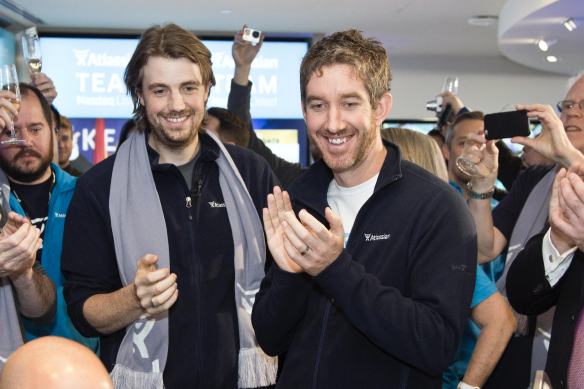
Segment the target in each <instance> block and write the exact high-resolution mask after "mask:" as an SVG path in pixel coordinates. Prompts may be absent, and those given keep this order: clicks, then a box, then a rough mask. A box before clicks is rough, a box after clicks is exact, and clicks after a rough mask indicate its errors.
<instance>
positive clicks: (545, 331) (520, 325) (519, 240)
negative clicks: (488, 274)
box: [496, 165, 561, 377]
mask: <svg viewBox="0 0 584 389" xmlns="http://www.w3.org/2000/svg"><path fill="white" fill-rule="evenodd" d="M560 169H561V166H560V165H556V166H555V167H554V168H553V169H552V170H550V171H549V172H548V173H547V174H546V175H545V176H544V177H543V178H542V179H541V180H540V181H539V182H538V183H537V185H536V186H535V187H534V188H533V190H532V191H531V193H530V194H529V197H528V198H527V201H526V202H525V205H524V206H523V209H522V210H521V214H520V215H519V218H518V219H517V223H516V224H515V228H514V229H513V233H512V234H511V240H510V241H509V249H508V251H507V258H506V262H505V270H504V271H503V275H502V276H501V278H500V279H499V280H498V281H497V284H496V285H497V288H498V289H499V292H501V294H502V295H503V297H504V298H505V299H506V300H507V273H508V272H509V268H510V267H511V265H512V264H513V261H514V260H515V258H516V257H517V254H519V252H520V251H521V250H523V248H524V247H525V244H526V243H527V242H528V241H529V239H531V238H532V237H533V236H534V235H536V234H539V233H540V232H541V230H542V229H543V227H544V225H545V223H546V220H547V218H548V214H549V207H550V198H551V196H552V185H553V183H554V179H555V178H556V174H557V173H558V171H559V170H560ZM507 302H508V301H507ZM511 309H512V310H513V313H514V314H515V318H516V319H517V329H516V334H517V335H523V336H525V335H527V333H528V331H529V320H528V317H527V316H524V315H521V314H519V313H517V312H515V310H514V309H513V308H511ZM554 312H555V307H553V308H551V309H550V310H549V311H547V312H545V313H543V314H541V315H539V316H537V323H536V330H535V335H534V339H533V348H532V353H531V375H530V377H533V376H534V374H535V372H536V371H537V370H543V369H544V368H545V364H546V361H547V352H548V347H549V341H550V337H551V333H552V322H553V318H554Z"/></svg>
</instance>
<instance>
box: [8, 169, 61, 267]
mask: <svg viewBox="0 0 584 389" xmlns="http://www.w3.org/2000/svg"><path fill="white" fill-rule="evenodd" d="M54 184H55V174H54V173H53V174H51V177H49V179H48V180H46V181H45V182H41V183H40V184H35V185H22V184H17V183H15V182H13V181H10V189H11V190H12V193H14V195H15V196H16V199H17V200H18V201H19V202H20V206H21V207H22V209H23V210H24V212H25V214H26V216H28V217H29V218H30V221H31V223H32V225H33V226H35V227H36V228H38V229H39V230H41V236H40V237H41V239H44V236H45V227H46V224H47V220H48V218H49V193H50V191H51V188H52V187H54ZM43 244H44V243H43ZM42 251H43V246H42V245H41V248H40V249H38V251H37V256H36V259H37V261H39V262H40V261H41V254H42Z"/></svg>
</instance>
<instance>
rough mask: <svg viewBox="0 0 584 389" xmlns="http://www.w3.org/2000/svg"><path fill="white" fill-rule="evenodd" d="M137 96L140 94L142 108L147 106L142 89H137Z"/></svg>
mask: <svg viewBox="0 0 584 389" xmlns="http://www.w3.org/2000/svg"><path fill="white" fill-rule="evenodd" d="M136 94H138V101H139V102H140V105H141V106H143V107H144V106H145V105H146V104H144V95H143V94H142V88H136Z"/></svg>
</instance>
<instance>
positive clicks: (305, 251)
mask: <svg viewBox="0 0 584 389" xmlns="http://www.w3.org/2000/svg"><path fill="white" fill-rule="evenodd" d="M308 250H310V247H308V246H306V249H305V250H304V251H303V252H301V253H300V255H304V254H306V253H307V252H308Z"/></svg>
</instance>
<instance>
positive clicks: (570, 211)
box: [550, 163, 584, 252]
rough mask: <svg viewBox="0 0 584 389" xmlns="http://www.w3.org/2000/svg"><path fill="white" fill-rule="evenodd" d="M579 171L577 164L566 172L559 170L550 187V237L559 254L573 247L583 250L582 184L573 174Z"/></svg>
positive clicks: (583, 191)
mask: <svg viewBox="0 0 584 389" xmlns="http://www.w3.org/2000/svg"><path fill="white" fill-rule="evenodd" d="M579 169H580V166H579V163H575V164H574V165H572V166H571V167H570V170H569V171H568V172H566V170H565V169H562V170H560V172H559V173H558V174H557V176H556V179H555V180H554V186H553V187H552V197H551V199H550V224H551V227H552V233H551V237H552V242H553V243H554V246H556V248H557V249H558V251H560V252H565V251H567V250H568V249H570V248H571V247H574V246H575V245H577V246H578V247H579V248H580V250H582V249H584V182H583V181H582V178H581V177H580V176H579V175H578V174H576V173H575V172H577V171H578V170H579Z"/></svg>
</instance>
